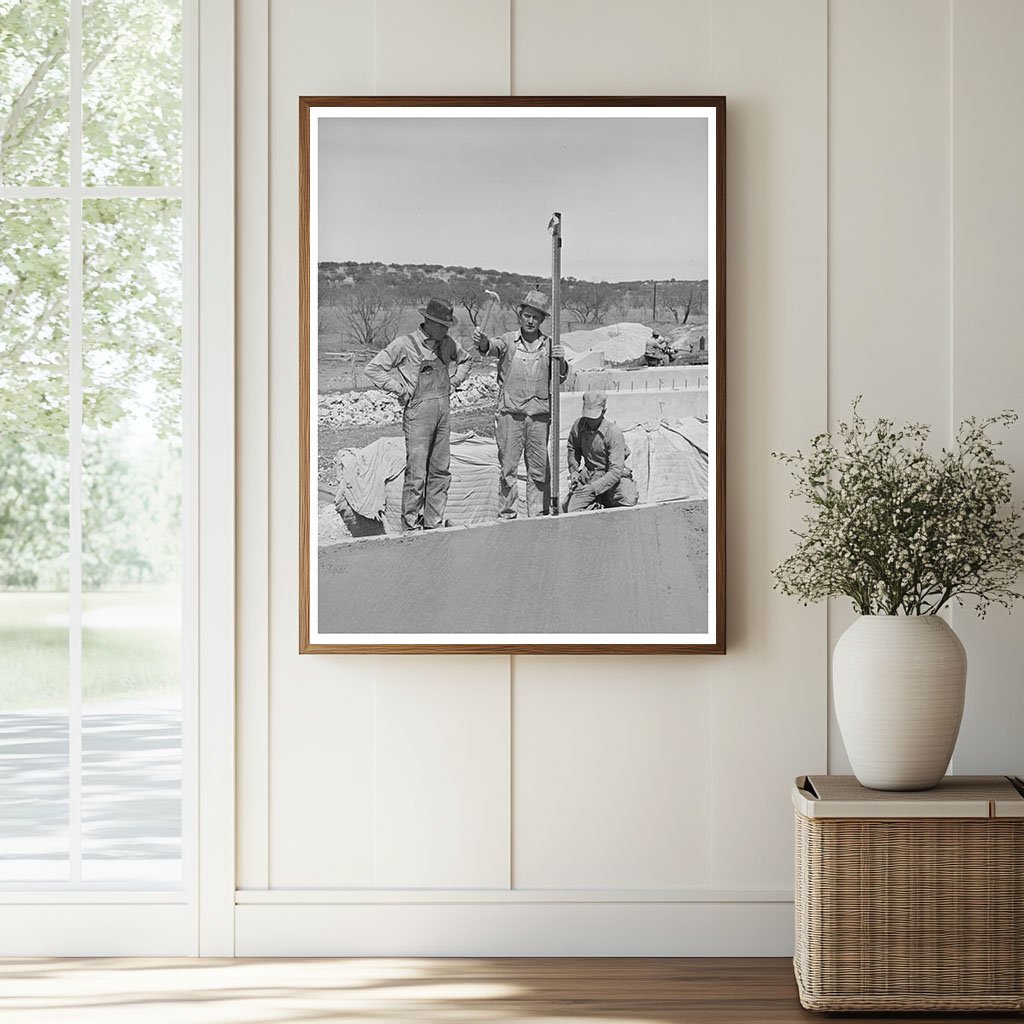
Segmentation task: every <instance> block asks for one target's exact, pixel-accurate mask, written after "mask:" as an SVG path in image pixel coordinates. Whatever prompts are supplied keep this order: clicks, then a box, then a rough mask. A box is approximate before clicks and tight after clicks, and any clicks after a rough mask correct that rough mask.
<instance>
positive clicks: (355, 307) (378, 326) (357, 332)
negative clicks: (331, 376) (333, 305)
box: [338, 284, 404, 349]
mask: <svg viewBox="0 0 1024 1024" xmlns="http://www.w3.org/2000/svg"><path fill="white" fill-rule="evenodd" d="M338 308H339V317H340V320H341V323H342V325H343V327H344V329H345V331H346V332H347V333H348V334H349V335H350V336H351V337H353V338H354V339H355V340H356V341H357V342H358V343H359V344H360V345H362V346H363V347H364V348H372V349H380V348H383V347H384V346H385V345H386V344H387V343H388V342H389V341H391V339H392V338H393V337H394V334H395V331H396V330H397V329H398V323H399V321H400V320H401V318H402V310H403V308H404V307H403V305H402V303H401V301H400V300H398V298H397V296H396V295H395V294H394V293H393V292H392V291H390V290H388V289H385V288H381V287H380V286H378V285H376V284H362V285H356V286H355V287H353V288H352V289H351V291H349V292H347V294H345V295H344V296H343V297H342V299H341V303H340V305H339V307H338Z"/></svg>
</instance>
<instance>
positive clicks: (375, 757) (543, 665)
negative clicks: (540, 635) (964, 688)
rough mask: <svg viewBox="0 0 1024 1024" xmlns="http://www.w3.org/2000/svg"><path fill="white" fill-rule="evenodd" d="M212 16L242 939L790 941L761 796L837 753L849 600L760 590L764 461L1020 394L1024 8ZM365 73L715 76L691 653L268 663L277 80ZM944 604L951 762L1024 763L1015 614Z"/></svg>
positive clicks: (650, 8)
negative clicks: (224, 145) (223, 142)
mask: <svg viewBox="0 0 1024 1024" xmlns="http://www.w3.org/2000/svg"><path fill="white" fill-rule="evenodd" d="M237 10H238V22H239V45H238V91H239V107H238V120H239V131H238V154H237V155H238V209H237V220H238V232H239V242H240V245H239V254H238V292H239V307H238V322H239V347H238V382H239V394H238V399H239V414H238V415H239V420H238V423H239V455H238V470H239V482H238V490H239V496H240V502H239V518H238V530H239V552H238V602H239V605H238V615H239V634H238V636H239V648H238V664H239V683H238V716H239V727H238V744H239V754H238V775H239V779H238V787H239V788H238V799H239V804H238V836H239V849H238V865H237V871H238V885H239V889H240V892H239V895H238V903H239V906H238V911H237V917H236V945H237V950H238V952H239V953H241V954H273V953H289V954H306V953H366V954H372V953H437V954H444V953H464V954H474V953H476V954H520V955H529V954H533V955H545V954H560V953H561V954H574V953H575V954H601V953H605V954H640V953H643V954H666V955H672V954H785V953H787V952H789V951H790V949H791V929H792V908H791V903H790V902H789V900H790V893H791V877H792V867H791V855H792V844H791V838H790V827H791V812H790V807H789V795H788V794H789V786H790V784H791V781H792V779H793V777H794V776H795V775H797V774H800V773H812V772H821V771H824V770H825V769H826V768H828V767H831V768H832V769H833V770H842V769H843V767H844V765H845V756H844V754H843V752H842V746H841V742H840V741H839V740H838V737H837V734H836V732H835V730H834V728H833V727H832V726H830V724H829V707H828V651H829V649H830V644H831V642H832V641H833V640H834V637H835V636H836V635H837V634H838V632H839V631H840V630H841V629H842V628H844V626H845V624H846V622H848V621H849V616H848V612H847V611H846V609H845V608H842V607H835V608H833V609H831V610H827V609H825V608H824V607H815V608H803V607H801V606H800V605H798V604H797V603H796V602H793V601H789V600H784V599H782V598H781V597H778V596H777V595H775V594H774V593H773V592H772V590H771V582H770V576H769V572H770V569H771V567H772V565H773V564H774V563H775V562H777V561H778V560H779V559H780V558H781V557H783V556H784V555H785V554H786V553H787V552H788V550H789V547H790V536H789V530H790V529H791V528H793V527H795V526H796V525H798V522H799V515H800V509H799V507H797V506H796V505H795V504H794V503H793V502H792V501H791V500H790V498H789V497H788V481H787V478H786V477H785V474H784V473H783V471H782V470H781V469H780V468H779V467H778V466H777V465H775V464H774V463H773V462H772V460H771V459H770V457H769V452H770V451H772V450H777V449H780V448H782V449H791V448H795V447H798V446H799V445H800V444H802V443H803V442H804V441H805V440H806V439H807V438H809V437H810V436H811V435H812V434H814V433H816V432H818V431H820V430H822V429H825V428H826V427H827V426H828V425H829V424H830V423H834V422H835V420H836V419H837V418H840V417H841V416H842V415H843V414H844V412H845V410H846V409H847V408H848V400H849V398H850V397H851V396H852V395H854V394H857V393H860V392H863V393H864V395H865V399H864V407H865V409H866V411H867V412H868V414H870V415H876V414H883V413H884V414H888V415H892V416H894V417H896V418H901V417H904V416H908V417H921V418H926V419H928V420H930V421H931V422H933V423H934V424H935V425H936V428H937V429H938V430H939V431H941V432H942V433H943V434H944V435H947V434H948V432H949V430H950V425H951V423H953V422H955V421H956V420H957V419H958V418H959V417H961V416H962V415H965V414H968V413H971V412H985V411H989V410H993V409H997V408H1001V407H1003V406H1005V405H1014V404H1020V403H1019V397H1020V396H1021V393H1022V391H1021V386H1020V385H1021V383H1022V378H1024V357H1022V356H1021V355H1020V352H1019V347H1018V344H1015V342H1018V341H1019V338H1020V329H1019V327H1018V325H1017V323H1016V322H1015V320H1013V319H1011V315H1012V312H1013V309H1012V304H1013V303H1014V302H1015V300H1016V297H1017V296H1019V295H1020V294H1022V293H1024V269H1022V267H1024V263H1022V261H1021V260H1020V259H1019V256H1018V253H1017V243H1018V242H1019V239H1020V238H1021V237H1022V236H1024V199H1022V197H1021V194H1020V190H1019V188H1018V183H1017V174H1016V172H1015V170H1014V168H1015V166H1017V167H1019V162H1020V159H1021V157H1022V155H1024V142H1022V139H1021V133H1020V130H1019V117H1018V113H1019V108H1020V101H1021V99H1022V98H1024V72H1022V71H1021V70H1020V68H1019V64H1018V61H1017V60H1016V59H1015V58H1016V53H1015V49H1016V47H1015V46H1014V43H1013V40H1015V39H1020V38H1021V33H1022V30H1024V6H1022V5H1021V4H1020V3H1018V2H1016V0H971V3H970V4H969V5H968V3H967V0H954V2H953V3H951V4H949V3H936V2H934V0H898V2H893V0H832V2H831V3H828V4H826V3H823V2H820V0H773V2H772V3H764V2H763V0H681V2H680V0H632V2H631V3H629V4H622V3H612V2H610V0H608V2H603V3H595V2H592V0H430V2H427V3H424V2H420V0H377V2H376V3H374V2H372V0H348V2H345V3H339V2H334V0H244V2H240V3H239V4H238V7H237ZM556 45H557V50H558V52H557V56H556V55H555V48H556ZM439 53H440V54H443V55H444V56H445V60H444V61H443V62H442V63H440V64H439V63H438V62H437V61H435V60H425V59H424V57H425V55H427V54H432V55H436V54H439ZM374 93H378V94H386V93H393V94H395V93H420V94H431V93H433V94H455V93H463V94H474V93H481V94H483V93H490V94H497V95H504V94H510V93H511V94H523V95H525V94H606V95H610V94H619V93H626V94H646V93H650V94H677V95H700V94H724V95H725V96H726V97H727V100H728V116H727V123H728V140H727V141H728V147H727V148H728V248H727V252H728V343H727V381H728V384H727V408H728V418H727V436H728V479H727V487H728V531H727V535H728V555H729V569H728V583H727V598H728V631H729V635H728V648H729V653H728V654H727V655H726V656H725V657H724V658H711V657H665V656H649V657H636V658H629V657H559V656H549V657H532V656H531V657H513V658H508V657H499V656H489V657H468V656H436V657H369V656H351V657H344V656H318V657H313V656H305V657H301V658H300V657H299V656H298V654H297V653H296V651H297V648H298V640H297V624H298V596H297V580H298V572H297V557H298V544H297V536H298V520H297V504H298V502H297V493H296V488H297V479H298V467H297V456H298V434H297V430H298V426H297V424H298V406H297V396H298V380H297V371H298V350H297V346H298V330H297V324H298V312H297V299H296V296H297V258H296V257H297V247H298V244H297V243H298V220H297V206H298V203H297V162H298V157H297V139H298V130H297V108H298V97H299V96H300V95H303V94H306V95H331V94H339V95H344V94H374ZM1015 161H1016V164H1015ZM268 225H269V228H268ZM1007 451H1008V454H1009V455H1010V456H1011V458H1013V459H1014V460H1015V461H1016V462H1017V463H1018V464H1022V465H1024V431H1021V430H1018V431H1016V432H1015V433H1014V434H1013V436H1012V438H1011V439H1010V442H1009V445H1008V448H1007ZM268 595H269V598H268ZM956 627H957V629H958V631H959V632H960V633H961V636H962V637H963V638H964V641H965V643H966V645H967V647H968V653H969V656H970V658H971V665H972V668H971V680H970V693H969V697H968V701H969V706H968V710H967V716H966V721H965V725H964V731H963V736H962V740H961V743H960V746H959V747H958V750H957V754H956V759H955V762H954V767H955V769H956V770H958V771H978V772H986V773H988V772H991V773H1000V772H1008V771H1017V772H1020V771H1022V770H1024V754H1022V752H1021V744H1020V742H1019V738H1018V735H1017V733H1016V732H1015V731H1014V728H1013V725H1012V722H1013V720H1014V716H1013V714H1012V712H1016V720H1017V721H1020V720H1022V719H1024V714H1022V713H1024V688H1022V687H1021V686H1020V683H1019V678H1018V676H1017V675H1016V670H1015V669H1014V666H1015V665H1017V664H1019V663H1020V662H1021V660H1022V658H1021V654H1022V651H1021V648H1022V646H1024V641H1022V640H1021V639H1020V636H1021V631H1020V630H1019V629H1017V628H1014V624H1013V620H1007V619H1006V618H1005V617H1004V616H1001V615H999V614H995V615H994V616H992V617H991V618H990V619H989V620H987V621H986V622H984V623H981V624H976V623H974V622H973V621H969V620H968V619H967V618H966V617H965V616H963V615H958V616H957V617H956Z"/></svg>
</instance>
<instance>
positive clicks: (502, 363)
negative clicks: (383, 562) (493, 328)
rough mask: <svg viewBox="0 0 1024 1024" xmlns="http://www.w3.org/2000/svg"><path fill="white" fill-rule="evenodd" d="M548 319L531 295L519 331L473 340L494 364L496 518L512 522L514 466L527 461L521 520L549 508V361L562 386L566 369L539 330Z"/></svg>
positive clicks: (539, 296)
mask: <svg viewBox="0 0 1024 1024" xmlns="http://www.w3.org/2000/svg"><path fill="white" fill-rule="evenodd" d="M547 315H548V297H547V296H546V295H544V294H543V293H542V292H539V291H531V292H530V293H529V294H528V295H527V296H526V298H525V299H523V301H522V302H521V303H520V304H519V310H518V316H519V330H518V331H509V332H508V333H506V334H502V335H501V336H500V337H497V338H489V337H487V335H486V334H484V333H483V331H481V330H480V329H479V328H477V329H476V330H475V331H474V332H473V340H474V341H475V342H476V346H477V348H478V349H479V350H480V352H481V354H483V355H492V356H497V358H498V410H497V412H496V413H495V417H494V439H495V440H496V441H497V443H498V469H499V473H500V476H499V480H498V515H499V517H500V518H502V519H515V517H516V505H517V503H518V499H519V487H518V483H517V479H516V478H517V475H518V473H519V462H520V460H521V459H522V458H523V456H524V454H525V456H526V514H527V515H528V516H537V515H546V514H547V513H548V511H549V506H550V504H551V474H550V470H549V467H548V432H549V430H550V427H551V395H550V379H551V360H552V359H558V360H559V361H560V363H561V369H560V375H561V379H562V380H565V376H566V374H567V373H568V372H569V364H568V363H567V362H566V361H565V349H564V347H563V346H561V345H554V346H553V345H552V344H551V339H550V338H549V337H548V336H547V335H546V334H542V333H541V330H540V325H541V324H542V323H543V322H544V318H545V317H546V316H547Z"/></svg>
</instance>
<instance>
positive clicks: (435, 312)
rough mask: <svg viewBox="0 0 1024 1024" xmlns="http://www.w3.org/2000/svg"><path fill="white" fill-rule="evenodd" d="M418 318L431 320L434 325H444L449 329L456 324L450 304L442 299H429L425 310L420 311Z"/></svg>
mask: <svg viewBox="0 0 1024 1024" xmlns="http://www.w3.org/2000/svg"><path fill="white" fill-rule="evenodd" d="M420 316H425V317H426V318H427V319H428V320H433V321H434V322H435V323H438V324H444V325H445V327H451V325H452V324H453V323H455V322H456V321H455V311H454V310H453V309H452V304H451V303H450V302H445V301H444V299H430V300H429V301H428V302H427V305H426V308H425V309H421V310H420Z"/></svg>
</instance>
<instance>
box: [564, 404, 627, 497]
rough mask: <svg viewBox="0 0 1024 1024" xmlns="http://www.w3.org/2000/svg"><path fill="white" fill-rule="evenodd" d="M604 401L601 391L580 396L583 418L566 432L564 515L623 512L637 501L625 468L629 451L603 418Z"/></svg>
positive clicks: (613, 426)
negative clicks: (603, 510)
mask: <svg viewBox="0 0 1024 1024" xmlns="http://www.w3.org/2000/svg"><path fill="white" fill-rule="evenodd" d="M607 404H608V399H607V398H606V397H605V395H604V393H603V392H601V391H587V392H584V395H583V415H582V416H581V417H580V418H579V419H578V420H577V421H576V422H575V423H574V424H573V425H572V430H570V431H569V443H568V444H567V445H566V456H567V458H568V462H569V497H568V498H566V499H565V504H564V506H563V508H564V511H566V512H585V511H587V510H589V509H595V508H626V507H628V506H630V505H635V504H636V503H637V501H638V499H639V493H638V491H637V489H636V484H635V483H633V474H632V473H631V472H630V470H629V467H628V466H627V465H626V459H627V458H629V448H627V447H626V438H625V436H624V435H623V433H622V430H621V429H620V428H619V426H618V424H617V423H613V422H612V421H611V420H610V419H608V417H607V416H605V414H604V410H605V406H606V405H607Z"/></svg>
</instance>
